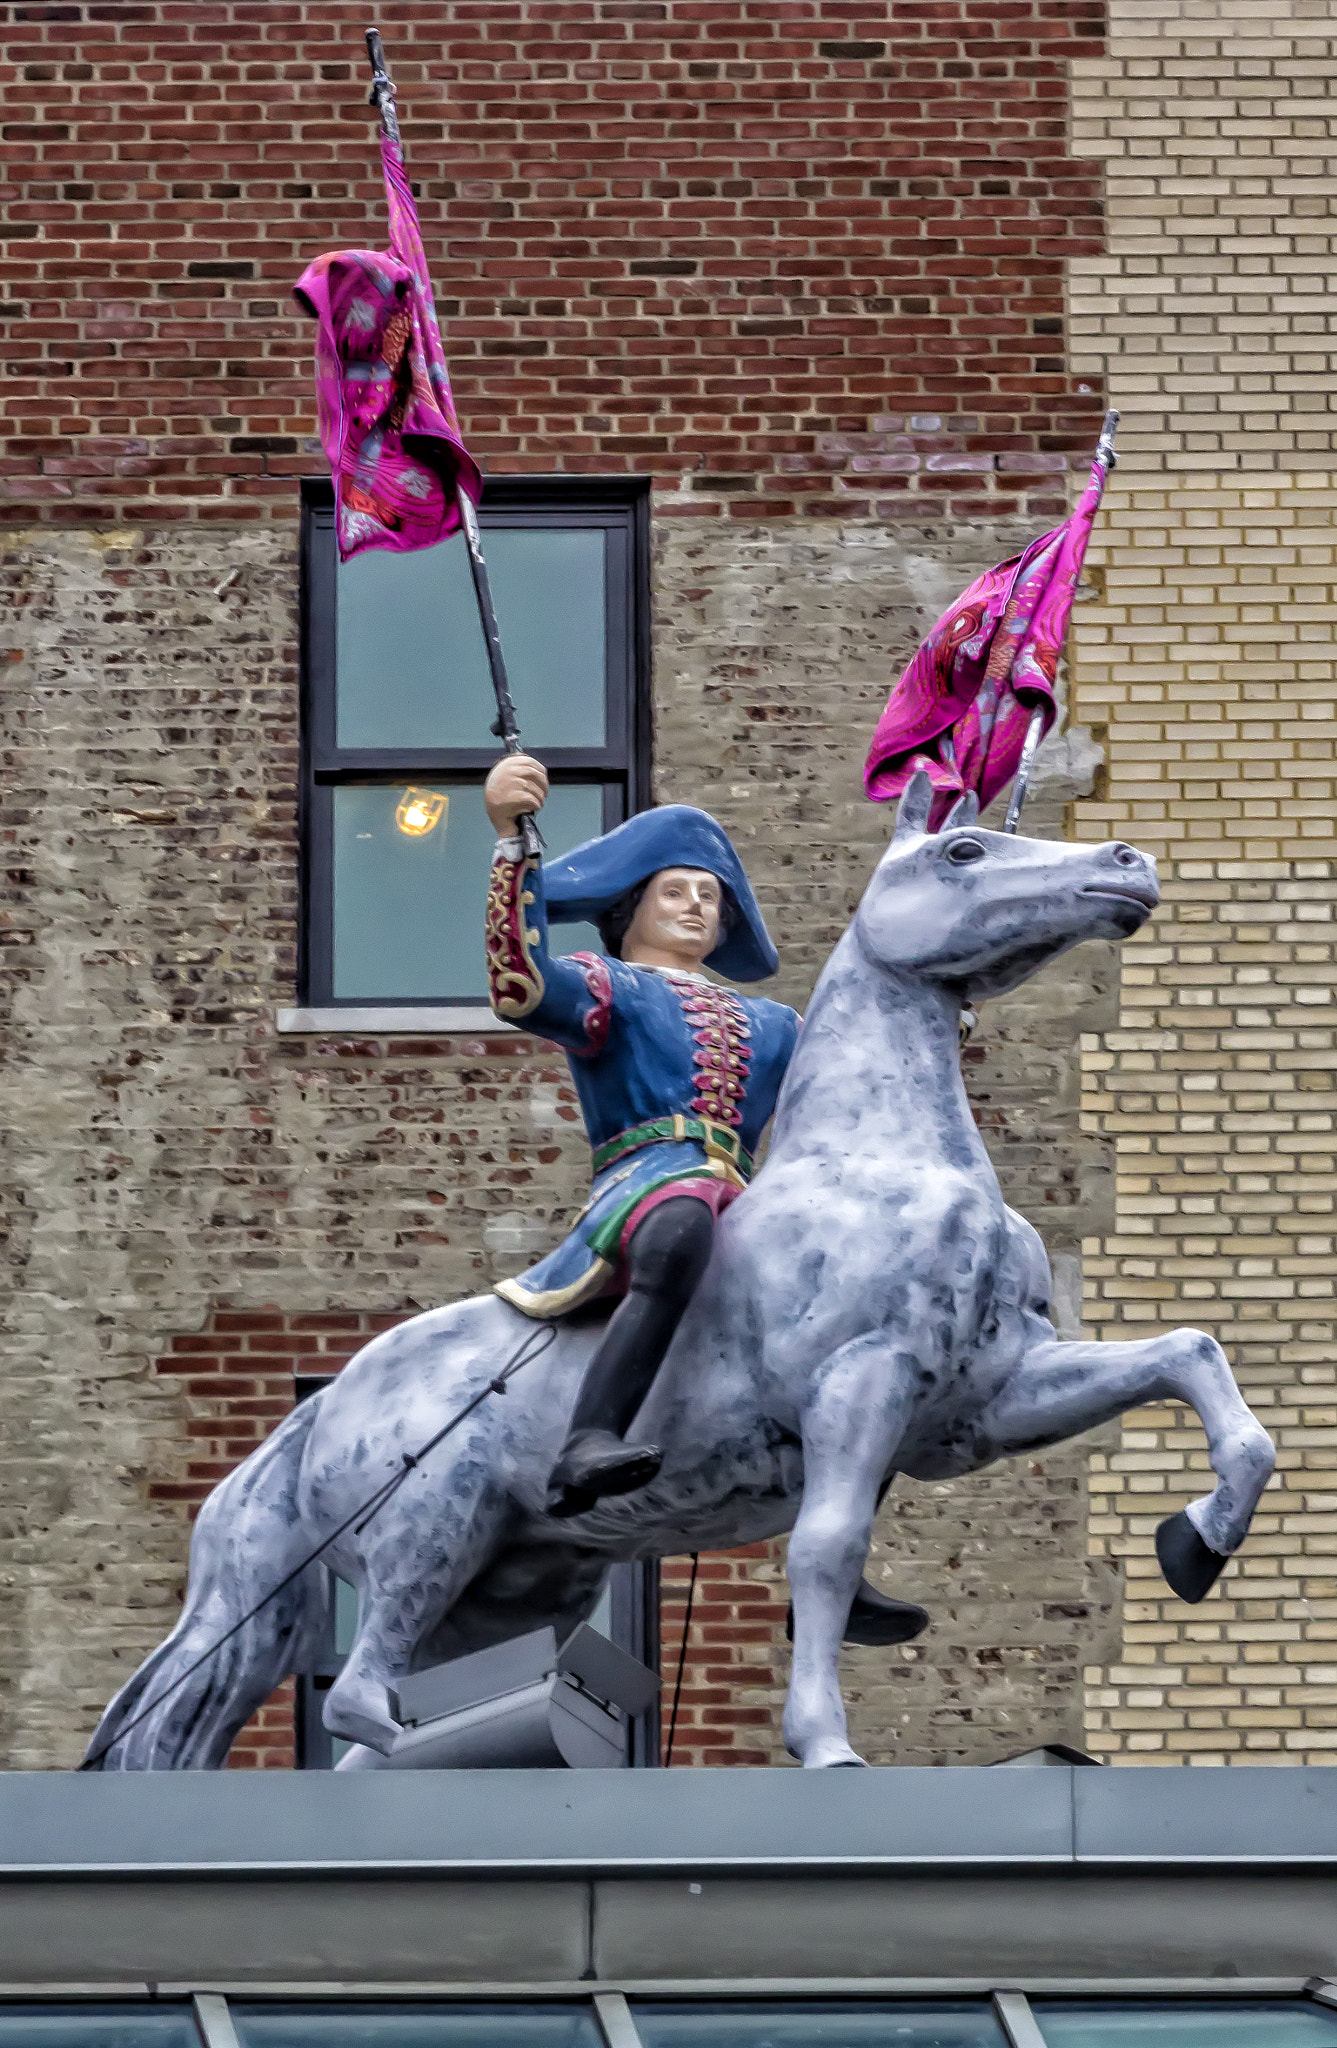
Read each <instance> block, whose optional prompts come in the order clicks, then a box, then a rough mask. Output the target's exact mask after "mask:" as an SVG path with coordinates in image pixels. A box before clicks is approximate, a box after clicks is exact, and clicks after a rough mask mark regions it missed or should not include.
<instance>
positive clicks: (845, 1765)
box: [803, 1742, 868, 1771]
mask: <svg viewBox="0 0 1337 2048" xmlns="http://www.w3.org/2000/svg"><path fill="white" fill-rule="evenodd" d="M803 1768H804V1770H805V1771H866V1770H867V1769H868V1766H867V1764H866V1763H865V1762H864V1760H863V1758H862V1757H861V1756H860V1755H859V1754H858V1752H857V1751H855V1750H853V1749H851V1748H850V1746H849V1744H848V1742H841V1743H835V1742H832V1743H817V1744H816V1745H815V1746H814V1747H813V1748H812V1749H810V1750H809V1752H808V1754H807V1755H806V1756H805V1757H804V1759H803Z"/></svg>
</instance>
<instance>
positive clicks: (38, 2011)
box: [0, 2002, 200, 2048]
mask: <svg viewBox="0 0 1337 2048" xmlns="http://www.w3.org/2000/svg"><path fill="white" fill-rule="evenodd" d="M0 2048H200V2037H199V2034H198V2032H197V2031H196V2027H195V2020H194V2016H193V2014H192V2012H191V2009H190V2007H189V2006H188V2005H149V2004H147V2003H143V2004H131V2003H129V2002H127V2003H125V2004H124V2005H122V2004H120V2003H119V2002H118V2003H117V2004H115V2005H110V2004H108V2005H91V2004H90V2005H0Z"/></svg>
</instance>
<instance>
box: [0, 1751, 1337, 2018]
mask: <svg viewBox="0 0 1337 2048" xmlns="http://www.w3.org/2000/svg"><path fill="white" fill-rule="evenodd" d="M1311 1975H1312V1976H1334V1975H1337V1770H1322V1769H1302V1768H1296V1769H1261V1770H1253V1769H1233V1768H1228V1769H1214V1770H1187V1769H1185V1770H1122V1769H1110V1770H1102V1771H1095V1770H1075V1769H1070V1768H1068V1767H1063V1768H1058V1769H1055V1768H1050V1769H1045V1770H1027V1769H1024V1768H1023V1769H1016V1770H1006V1771H998V1770H992V1771H991V1770H940V1771H934V1770H873V1771H833V1772H810V1773H804V1772H800V1771H788V1770H755V1771H697V1770H682V1771H644V1772H640V1771H618V1772H607V1773H602V1772H590V1773H573V1772H556V1771H514V1772H511V1771H495V1770H494V1771H480V1772H470V1771H459V1772H438V1773H422V1774H417V1773H409V1774H404V1775H400V1774H397V1773H391V1772H387V1773H381V1772H369V1773H365V1774H364V1773H348V1774H343V1775H340V1774H335V1775H329V1774H325V1773H314V1772H313V1773H286V1772H258V1773H254V1774H251V1773H241V1772H233V1773H228V1772H224V1773H218V1774H213V1773H182V1774H162V1775H135V1776H103V1775H91V1774H90V1775H87V1776H77V1775H73V1774H71V1775H68V1776H63V1775H56V1774H50V1775H48V1774H36V1773H34V1774H26V1773H13V1774H9V1775H0V1990H3V1989H6V1988H8V1989H10V1990H12V1988H13V1987H14V1986H15V1985H16V1984H17V1983H19V1982H27V1983H38V1982H40V1983H45V1984H57V1983H64V1984H70V1983H76V1982H82V1983H85V1984H107V1983H112V1982H120V1983H122V1984H125V1983H143V1982H146V1981H151V1982H155V1983H159V1984H161V1983H162V1982H164V1981H174V1982H179V1983H189V1984H190V1985H191V1986H192V1987H199V1986H201V1985H206V1986H208V1985H213V1986H216V1987H218V1988H224V1989H225V1988H227V1987H228V1986H241V1985H243V1984H251V1985H255V1984H259V1983H274V1984H280V1983H281V1984H283V1985H284V1986H286V1987H289V1988H291V1987H292V1986H294V1985H297V1984H300V1985H308V1986H311V1987H312V1988H314V1987H316V1986H323V1987H330V1986H334V1985H340V1984H342V1985H348V1984H350V1983H361V1984H363V1985H377V1986H380V1987H385V1986H387V1985H391V1984H393V1985H398V1986H400V1987H403V1986H405V1985H406V1984H408V1983H410V1982H412V1983H416V1984H432V1985H437V1986H446V1985H450V1986H453V1987H455V1988H461V1987H463V1986H464V1985H466V1984H468V1985H488V1986H492V1987H494V1988H495V1987H502V1986H514V1987H516V1988H519V1987H527V1988H528V1987H538V1986H557V1985H564V1986H568V1987H569V1986H575V1985H577V1984H581V1985H583V1986H584V1987H585V1988H586V1989H588V1987H589V1984H590V1982H591V1981H594V1982H596V1983H600V1984H606V1985H614V1984H615V1985H619V1986H645V1985H647V1984H650V1983H655V1984H666V1983H672V1984H673V1985H674V1986H675V1987H678V1988H682V1989H691V1988H693V1987H695V1988H697V1989H709V1988H711V1987H715V1988H722V1987H723V1985H724V1984H725V1983H726V1982H727V1983H730V1984H731V1985H732V1986H733V1987H734V1988H737V1987H738V1985H739V1984H740V1982H743V1981H746V1983H747V1984H749V1985H750V1986H752V1987H753V1988H756V1989H757V1990H758V1991H760V1990H761V1989H762V1988H763V1986H765V1985H766V1984H777V1983H780V1982H783V1983H785V1984H793V1983H794V1982H795V1981H796V1980H801V1981H802V1982H803V1983H804V1984H805V1985H806V1987H807V1988H808V1989H810V1990H811V1989H818V1988H821V1987H822V1986H823V1985H824V1984H825V1985H831V1984H833V1981H834V1980H841V1981H846V1980H857V1981H858V1982H860V1983H861V1984H863V1985H865V1986H871V1985H872V1984H873V1983H874V1982H880V1983H887V1982H889V1981H891V1980H894V1981H895V1982H896V1983H897V1984H900V1985H903V1986H906V1987H907V1988H908V1987H909V1985H910V1984H911V1983H915V1984H919V1985H925V1986H927V1985H928V1984H929V1983H930V1982H932V1983H937V1984H941V1983H943V1982H944V1981H950V1982H952V1983H953V1984H956V1985H959V1986H960V1987H961V1988H962V1989H964V1988H965V1986H966V1985H967V1984H978V1983H986V1982H987V1983H991V1984H995V1985H996V1984H998V1983H999V1982H1008V1983H1016V1984H1018V1985H1020V1986H1022V1987H1023V1988H1024V1987H1026V1986H1027V1985H1035V1984H1038V1983H1043V1982H1050V1981H1053V1980H1063V1981H1072V1980H1074V1979H1082V1980H1084V1981H1085V1980H1111V1979H1113V1980H1119V1981H1121V1982H1129V1983H1131V1982H1133V1981H1138V1982H1142V1983H1144V1984H1149V1983H1150V1981H1151V1980H1157V1979H1165V1978H1172V1977H1173V1978H1184V1977H1189V1978H1194V1979H1211V1980H1215V1981H1218V1982H1219V1983H1220V1984H1222V1985H1223V1986H1224V1985H1227V1984H1229V1983H1230V1982H1232V1981H1236V1982H1243V1981H1246V1980H1247V1981H1250V1982H1252V1981H1256V1980H1267V1981H1268V1982H1274V1983H1277V1984H1280V1983H1281V1982H1283V1981H1286V1982H1292V1983H1298V1982H1299V1981H1301V1980H1303V1979H1304V1978H1305V1977H1308V1976H1311Z"/></svg>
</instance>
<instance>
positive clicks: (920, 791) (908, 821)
mask: <svg viewBox="0 0 1337 2048" xmlns="http://www.w3.org/2000/svg"><path fill="white" fill-rule="evenodd" d="M932 809H933V784H932V782H931V781H930V780H929V773H928V770H927V768H916V769H915V772H914V774H913V775H912V776H911V777H910V780H909V781H908V782H907V783H906V785H905V794H904V796H903V797H902V798H901V800H900V802H899V803H898V804H897V806H896V829H895V831H894V832H893V833H892V835H891V843H892V845H893V846H894V845H895V844H896V841H897V840H898V839H914V838H918V837H920V836H921V835H922V834H923V833H925V832H927V831H928V815H929V812H930V811H931V810H932Z"/></svg>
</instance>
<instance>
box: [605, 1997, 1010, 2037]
mask: <svg viewBox="0 0 1337 2048" xmlns="http://www.w3.org/2000/svg"><path fill="white" fill-rule="evenodd" d="M632 2012H633V2015H634V2017H635V2021H636V2031H637V2032H638V2034H639V2035H640V2037H641V2040H642V2042H643V2044H644V2048H1006V2037H1005V2035H1004V2033H1003V2030H1002V2027H1001V2026H1000V2025H999V2023H998V2020H997V2018H996V2017H995V2015H994V2011H993V2008H992V2006H990V2005H989V2004H988V2002H987V2001H986V2000H984V1999H960V2000H950V2001H943V2002H941V2003H934V2004H932V2005H929V2004H920V2003H918V2002H916V2003H915V2004H913V2005H911V2004H908V2003H907V2004H902V2003H897V2004H891V2003H888V2002H886V2001H883V2000H877V2001H874V2000H871V1999H870V2000H863V1999H860V2000H858V2001H855V2000H848V2001H846V2000H842V2001H841V2002H839V2003H835V2002H830V2003H827V2002H819V2001H817V2000H813V2001H811V2002H809V2001H807V2000H804V2001H802V2002H799V2001H795V2002H793V2003H792V2004H785V2005H733V2004H730V2005H722V2004H721V2005H715V2004H711V2005H705V2004H700V2003H698V2002H696V2001H693V2002H692V2003H690V2004H688V2003H683V2004H681V2005H659V2004H655V2005H650V2004H644V2005H643V2004H641V2003H640V2002H639V2001H637V2002H635V2003H634V2004H633V2006H632Z"/></svg>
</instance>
